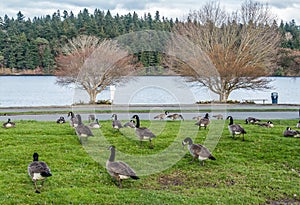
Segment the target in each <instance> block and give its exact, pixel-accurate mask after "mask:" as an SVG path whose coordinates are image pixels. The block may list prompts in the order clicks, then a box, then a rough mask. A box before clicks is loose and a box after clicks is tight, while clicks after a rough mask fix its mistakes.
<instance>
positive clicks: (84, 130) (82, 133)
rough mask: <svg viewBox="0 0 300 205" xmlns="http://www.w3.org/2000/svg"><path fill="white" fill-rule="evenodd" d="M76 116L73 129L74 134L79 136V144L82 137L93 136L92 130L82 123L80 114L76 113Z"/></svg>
mask: <svg viewBox="0 0 300 205" xmlns="http://www.w3.org/2000/svg"><path fill="white" fill-rule="evenodd" d="M76 118H77V120H78V125H77V127H76V128H75V131H76V134H77V136H78V138H79V141H80V144H82V139H83V137H84V138H85V139H87V138H88V137H92V136H94V134H93V133H92V131H91V130H90V128H89V127H88V126H86V125H84V124H83V123H82V120H81V116H80V115H76Z"/></svg>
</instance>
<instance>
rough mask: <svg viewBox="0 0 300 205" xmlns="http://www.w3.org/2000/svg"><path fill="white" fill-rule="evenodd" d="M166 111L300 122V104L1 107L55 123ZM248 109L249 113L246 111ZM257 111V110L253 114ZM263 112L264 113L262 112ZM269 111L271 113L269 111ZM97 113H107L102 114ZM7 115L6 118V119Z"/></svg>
mask: <svg viewBox="0 0 300 205" xmlns="http://www.w3.org/2000/svg"><path fill="white" fill-rule="evenodd" d="M139 110H141V111H142V110H149V112H147V113H145V112H139ZM165 110H168V111H170V114H171V113H174V112H175V111H176V113H181V114H182V115H183V117H184V118H185V119H186V120H191V119H192V118H193V117H194V116H198V115H201V116H204V114H205V113H206V110H211V112H209V113H210V115H211V116H212V115H214V114H222V115H223V116H225V117H226V116H228V115H231V116H233V117H234V119H246V118H247V117H249V116H252V117H256V118H259V119H266V120H268V119H299V117H300V105H261V104H253V105H252V104H247V105H246V104H234V105H231V104H229V105H222V104H210V105H196V104H195V105H163V106H162V105H78V106H68V107H15V108H0V113H2V114H1V116H0V121H6V120H7V119H8V118H11V119H12V120H21V119H22V120H38V121H56V120H57V119H58V118H59V117H60V116H63V117H65V118H66V119H68V118H67V114H68V112H69V111H73V112H74V113H80V114H81V115H82V118H83V119H84V120H87V119H88V115H89V114H95V115H96V117H97V118H98V119H99V120H110V119H111V115H112V113H117V114H118V118H119V119H120V120H129V119H130V118H131V117H132V115H133V114H136V113H137V114H139V115H140V118H141V119H145V120H152V119H153V118H154V116H155V115H157V114H158V113H162V112H164V111H165ZM247 110H249V111H247ZM253 110H255V111H253ZM259 110H262V111H259ZM266 110H270V111H266ZM39 111H48V112H57V113H56V114H37V115H27V114H18V115H12V114H10V113H11V112H14V113H16V112H39ZM97 111H107V112H105V113H99V112H97ZM4 113H7V115H5V116H4Z"/></svg>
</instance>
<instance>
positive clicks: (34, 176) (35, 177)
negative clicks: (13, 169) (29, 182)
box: [32, 173, 45, 180]
mask: <svg viewBox="0 0 300 205" xmlns="http://www.w3.org/2000/svg"><path fill="white" fill-rule="evenodd" d="M32 179H34V180H42V179H45V177H43V176H42V175H41V173H34V174H33V177H32Z"/></svg>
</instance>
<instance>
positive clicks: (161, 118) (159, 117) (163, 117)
mask: <svg viewBox="0 0 300 205" xmlns="http://www.w3.org/2000/svg"><path fill="white" fill-rule="evenodd" d="M168 114H169V112H168V111H165V113H161V114H159V115H156V116H155V117H154V119H159V120H163V119H165V118H166V117H167V116H168Z"/></svg>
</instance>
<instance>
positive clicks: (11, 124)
mask: <svg viewBox="0 0 300 205" xmlns="http://www.w3.org/2000/svg"><path fill="white" fill-rule="evenodd" d="M2 127H4V128H10V127H16V123H14V122H12V121H11V119H10V118H8V120H7V122H5V123H3V126H2Z"/></svg>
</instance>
